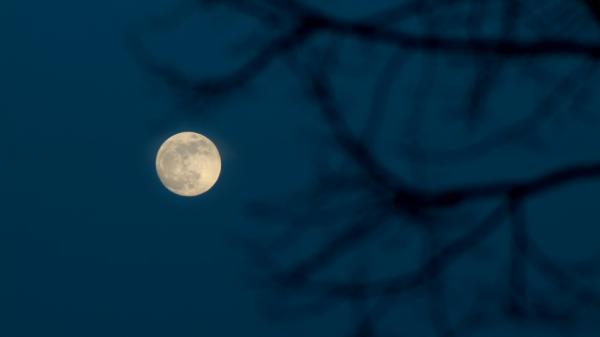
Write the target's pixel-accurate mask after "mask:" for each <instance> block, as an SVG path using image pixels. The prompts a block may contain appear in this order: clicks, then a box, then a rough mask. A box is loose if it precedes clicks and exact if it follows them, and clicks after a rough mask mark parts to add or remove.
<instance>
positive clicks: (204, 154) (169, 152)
mask: <svg viewBox="0 0 600 337" xmlns="http://www.w3.org/2000/svg"><path fill="white" fill-rule="evenodd" d="M156 172H157V173H158V177H159V178H160V181H161V182H162V183H163V185H164V186H165V187H166V188H167V189H168V190H169V191H171V192H173V193H175V194H178V195H181V196H185V197H194V196H197V195H200V194H202V193H205V192H206V191H208V190H210V189H211V187H213V185H214V184H215V183H216V182H217V179H219V175H220V173H221V156H220V155H219V151H218V150H217V147H216V146H215V144H214V143H213V142H212V141H211V140H210V139H208V138H206V137H204V136H203V135H201V134H198V133H194V132H181V133H178V134H176V135H174V136H172V137H170V138H169V139H167V140H166V141H165V142H164V143H163V144H162V145H161V147H160V149H159V150H158V153H157V155H156Z"/></svg>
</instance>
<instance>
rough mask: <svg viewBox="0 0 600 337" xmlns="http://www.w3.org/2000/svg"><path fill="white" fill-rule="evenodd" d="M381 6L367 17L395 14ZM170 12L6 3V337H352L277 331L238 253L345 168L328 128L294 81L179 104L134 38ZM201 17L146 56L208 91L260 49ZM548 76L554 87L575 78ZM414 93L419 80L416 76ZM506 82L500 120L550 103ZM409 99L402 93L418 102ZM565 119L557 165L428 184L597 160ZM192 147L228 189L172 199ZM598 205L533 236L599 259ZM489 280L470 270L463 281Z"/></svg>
mask: <svg viewBox="0 0 600 337" xmlns="http://www.w3.org/2000/svg"><path fill="white" fill-rule="evenodd" d="M371 2H372V3H373V4H370V5H369V7H368V8H369V9H370V10H374V9H376V8H377V7H379V8H384V7H385V6H386V5H387V4H389V3H390V1H379V2H380V3H381V4H380V5H377V3H378V2H377V1H371ZM332 3H333V2H332ZM335 3H337V4H338V5H331V6H329V7H331V8H330V10H335V11H337V13H341V14H343V15H348V16H352V15H354V14H355V13H362V12H363V11H364V10H365V8H366V7H367V2H366V1H362V2H361V1H350V2H347V3H344V4H340V3H341V1H337V2H335ZM170 4H172V2H171V1H167V0H152V1H144V2H140V1H133V0H106V1H75V0H59V1H39V0H3V1H2V2H1V3H0V43H1V44H0V150H1V153H2V160H1V161H0V163H1V164H0V173H1V176H2V177H3V179H2V181H3V183H2V193H1V194H0V196H1V197H0V199H1V200H2V202H1V203H0V204H1V205H2V206H1V207H0V209H1V214H0V336H2V337H37V336H39V337H42V336H43V337H50V336H60V337H96V336H97V337H101V336H102V337H105V336H111V337H120V336H123V337H124V336H145V337H151V336H161V337H187V336H265V337H266V336H282V335H286V336H331V335H344V333H347V332H348V327H347V326H346V325H345V323H347V321H348V315H351V312H352V311H351V310H349V309H344V308H341V309H336V310H335V311H334V312H333V313H329V314H327V315H323V316H318V315H317V316H310V317H308V318H306V319H304V320H289V321H288V320H284V321H274V320H272V319H270V318H269V316H268V315H266V314H265V313H264V310H263V308H262V307H261V299H262V292H261V291H259V290H258V289H257V287H256V285H255V284H254V283H253V281H252V277H253V274H254V272H255V265H254V264H253V262H252V261H251V259H250V258H249V257H248V254H247V253H246V252H245V250H244V249H243V247H242V246H243V245H242V244H240V242H241V241H243V240H241V238H253V237H261V236H262V234H263V233H264V232H265V231H268V230H269V226H272V225H273V224H268V223H264V222H263V221H260V220H258V219H255V218H253V217H252V216H250V215H249V214H248V212H247V210H248V208H247V205H248V203H249V202H253V201H257V200H271V199H272V200H276V201H277V200H280V199H279V198H282V197H286V196H288V195H290V194H291V193H292V192H293V191H296V190H298V189H301V188H303V187H305V186H307V185H308V184H309V182H311V181H312V180H311V179H312V178H313V176H312V173H313V168H314V162H315V158H319V156H322V155H324V154H325V155H326V156H334V157H335V156H337V155H339V154H338V153H337V152H335V151H334V153H333V154H330V152H328V151H331V150H330V147H331V145H330V143H329V142H328V140H326V139H327V136H326V135H327V132H326V128H324V127H323V125H322V121H321V119H320V116H319V114H318V113H316V112H315V109H314V107H311V105H310V104H309V103H307V102H304V100H303V97H302V94H301V92H302V89H301V88H300V86H299V84H298V83H297V82H296V81H294V79H293V78H291V77H290V76H289V73H287V72H286V70H285V66H284V65H282V64H278V65H275V66H273V67H271V68H269V69H268V70H267V71H266V73H265V74H263V76H261V78H259V79H258V80H257V81H255V82H253V83H252V85H251V86H249V88H247V89H244V90H243V91H241V92H240V93H236V94H234V95H233V96H232V97H228V98H227V99H226V100H224V101H221V102H216V103H214V104H212V102H211V103H208V104H206V105H201V104H200V105H201V106H189V105H186V104H182V102H181V101H180V100H178V97H177V94H174V93H173V92H172V91H170V90H169V89H168V88H166V87H165V86H164V83H162V82H161V80H160V79H159V78H157V77H156V76H154V75H153V74H152V73H151V72H150V71H148V69H144V67H143V65H141V64H140V62H139V60H136V57H135V56H134V55H133V54H134V53H133V52H132V48H131V40H130V36H131V35H130V33H131V32H134V31H135V32H139V31H140V30H144V29H145V28H144V27H146V26H145V24H146V23H147V20H148V19H149V18H152V17H156V16H157V15H159V14H161V13H165V12H168V11H169V8H170ZM325 7H327V6H325ZM193 15H194V18H193V19H192V20H184V23H183V24H181V25H177V26H176V27H174V28H169V29H167V30H166V32H165V31H152V30H150V31H149V32H148V31H146V34H145V35H144V37H143V41H144V43H145V45H147V46H148V49H149V50H151V52H152V54H153V56H154V57H156V58H157V59H158V60H160V61H161V62H164V63H168V64H171V65H174V66H177V67H180V68H181V69H185V70H186V71H188V72H189V73H190V74H193V75H195V76H198V77H199V76H210V75H216V74H220V73H223V72H225V71H228V70H230V69H231V67H232V65H236V64H239V62H240V60H241V59H242V56H241V55H244V54H243V52H240V51H239V50H240V49H241V50H244V49H243V48H244V46H243V44H242V45H240V41H244V39H247V38H248V37H249V36H252V34H249V32H251V31H252V28H253V27H254V26H253V25H254V23H252V22H251V21H250V20H247V19H245V18H243V17H242V16H240V15H231V14H228V13H227V11H226V10H225V9H218V8H217V9H215V10H214V11H210V12H196V13H195V14H193ZM587 33H589V31H586V34H587ZM592 36H593V34H592ZM236 44H238V45H239V46H237V47H236ZM236 48H238V49H236ZM353 53H354V54H346V55H345V56H346V57H348V58H350V57H352V56H356V57H357V58H361V57H367V56H365V55H368V53H369V51H365V50H359V49H358V48H357V50H356V51H354V52H353ZM240 54H241V55H240ZM548 62H555V66H554V68H555V69H556V71H558V72H560V71H561V68H562V67H567V68H568V67H569V66H570V65H569V64H568V62H567V61H565V62H563V61H561V60H551V61H548ZM409 69H410V67H409ZM347 75H348V78H347V79H346V80H345V81H344V80H343V79H341V80H340V83H341V85H340V86H339V87H340V88H341V89H340V92H339V94H340V95H344V94H347V96H348V97H349V98H348V101H347V102H345V103H347V104H348V105H349V106H351V107H354V108H356V111H354V110H353V109H352V108H350V109H348V113H349V115H350V116H354V117H356V118H358V119H357V120H360V113H359V112H357V111H358V109H359V108H360V107H361V103H360V102H355V101H353V99H354V98H353V97H352V95H351V94H349V93H350V92H351V91H352V90H359V91H360V90H363V89H361V88H362V86H364V85H366V84H365V83H364V82H362V81H361V80H358V79H357V80H352V79H354V78H355V75H353V74H351V71H348V74H347ZM404 76H407V77H408V78H411V77H415V78H416V77H418V76H419V70H416V67H415V70H407V72H406V73H405V74H404ZM455 76H456V75H455V74H453V73H451V72H449V73H448V75H447V77H446V78H447V80H448V81H449V82H452V81H456V80H457V77H455ZM342 77H343V76H342ZM597 79H598V77H597V76H596V82H597ZM409 82H410V81H409ZM507 83H509V84H508V85H507V86H505V89H498V90H499V93H500V94H499V95H498V97H496V98H495V99H496V101H494V102H495V103H494V109H493V110H494V111H500V114H501V115H503V116H510V115H511V114H517V113H519V112H518V111H516V110H515V109H513V108H512V107H513V106H514V104H513V103H514V102H515V101H520V102H524V103H523V105H527V104H528V103H527V102H528V100H531V99H535V97H537V96H535V95H536V90H537V89H536V88H535V87H528V86H527V85H526V84H523V87H522V88H521V90H517V93H514V92H510V93H508V90H509V89H508V88H510V86H511V85H510V83H514V81H513V82H510V79H508V80H507ZM367 84H368V83H367ZM405 85H406V84H402V86H400V85H399V86H398V87H397V88H396V90H398V91H400V92H402V91H403V90H404V92H406V86H405ZM357 88H358V89H357ZM596 88H597V87H596ZM503 90H504V91H506V92H507V93H506V94H504V91H503ZM595 94H596V95H598V90H596V92H595ZM503 95H504V96H503ZM590 95H592V96H593V94H590ZM407 96H410V94H409V93H408V94H407ZM397 97H399V99H397V100H395V101H394V102H393V103H391V104H392V107H396V108H399V109H402V108H403V107H404V105H403V104H404V103H405V102H406V100H404V99H403V98H402V97H400V95H399V96H397ZM507 97H508V98H507ZM432 104H433V105H432V106H435V105H436V104H437V105H440V104H441V105H444V104H445V101H444V100H443V99H440V100H437V101H434V102H433V103H432ZM587 104H588V105H589V107H590V108H589V110H591V111H597V110H598V107H599V106H600V105H599V104H598V102H597V100H596V101H595V102H594V101H592V102H589V103H587ZM433 108H434V107H433ZM198 111H203V113H199V112H198ZM357 116H358V117H357ZM561 116H562V117H561ZM565 116H566V117H565ZM560 118H563V119H562V120H561V119H560ZM564 120H567V121H569V120H570V119H569V115H568V113H567V114H563V115H559V117H557V120H556V121H555V122H554V124H552V123H551V125H550V126H549V127H548V128H547V130H546V131H547V132H549V133H550V135H551V136H550V137H549V139H550V144H551V146H548V148H550V149H551V150H547V148H545V147H544V148H543V149H540V148H538V147H537V145H536V144H529V145H528V146H529V147H527V146H526V147H511V146H509V147H506V148H500V149H498V150H497V151H495V152H493V153H492V154H490V155H487V156H483V157H482V158H481V160H479V161H477V162H469V163H467V164H461V165H454V166H452V165H450V166H434V167H431V168H428V169H427V171H426V172H425V171H423V172H419V174H418V175H419V177H421V178H422V179H423V182H422V185H423V187H424V188H426V189H427V188H433V187H438V186H442V187H444V186H452V185H453V184H455V183H461V182H465V181H478V180H481V181H489V180H492V179H494V178H497V177H501V178H502V177H528V176H530V175H532V174H536V173H538V172H545V170H546V169H547V168H555V167H562V166H564V165H568V164H569V163H577V162H581V161H593V160H600V150H599V149H600V137H598V134H599V133H598V125H597V124H595V125H594V124H593V123H590V122H574V123H570V122H569V123H567V122H563V121H564ZM428 122H431V123H432V124H431V125H432V127H431V128H430V129H426V130H425V131H423V132H424V133H425V134H427V137H426V138H427V139H428V141H429V142H431V143H441V144H444V142H446V141H447V139H453V140H456V141H457V142H459V139H458V138H457V136H456V133H454V132H455V131H453V130H448V129H449V128H447V127H446V125H447V123H448V122H447V119H440V120H433V119H431V120H429V121H428ZM503 122H505V120H504V119H502V118H500V119H499V120H492V121H490V122H489V125H496V124H497V123H500V124H501V123H503ZM553 125H554V126H553ZM557 125H559V126H564V128H557V127H556V126H557ZM181 131H195V132H199V133H202V134H204V135H206V136H208V137H209V138H211V139H212V140H213V141H214V142H215V143H216V145H217V146H218V147H219V151H220V153H221V156H222V160H223V161H222V167H223V168H222V172H221V176H220V179H219V181H218V182H217V184H216V185H215V187H214V188H213V189H212V190H210V191H209V192H208V193H206V194H204V195H202V196H200V197H197V198H182V197H178V196H175V195H173V194H172V193H170V192H169V191H167V190H166V189H165V188H164V187H163V186H162V185H161V184H160V181H159V179H158V177H157V176H156V173H155V169H154V160H155V154H156V151H157V149H158V147H159V146H160V144H161V142H162V141H164V140H165V139H166V138H167V137H168V136H170V135H172V134H174V133H177V132H181ZM392 136H393V137H392ZM392 136H390V139H388V138H386V136H385V135H383V133H382V136H381V138H380V139H379V141H378V144H379V145H378V147H377V148H376V151H378V153H379V154H380V155H381V156H382V157H384V158H386V159H389V162H390V163H391V164H390V165H391V166H393V165H397V166H395V167H397V168H398V170H399V171H400V172H402V173H406V172H411V169H410V168H407V167H405V166H402V164H401V160H400V159H398V158H396V157H393V155H392V154H391V153H392V152H393V151H394V148H395V147H394V146H395V145H397V144H398V143H397V142H396V143H394V140H392V138H394V137H396V138H397V136H398V134H397V133H393V134H392ZM407 137H408V136H407ZM324 139H325V140H324ZM393 145H394V146H393ZM328 153H329V154H328ZM598 200H600V180H596V181H586V182H584V183H580V184H573V185H569V186H568V187H565V188H564V189H560V190H558V191H557V192H555V193H550V194H548V195H546V196H544V197H540V198H536V199H534V200H533V201H532V202H531V203H530V214H531V217H532V218H533V217H535V219H536V220H535V221H532V225H531V227H532V228H533V229H532V231H535V233H536V238H537V239H538V243H539V244H540V245H542V246H543V247H545V248H546V250H547V251H549V252H551V254H552V255H553V256H559V257H560V259H562V260H563V261H567V262H568V261H571V260H576V259H578V258H587V257H590V256H594V255H595V254H597V253H599V251H598V240H599V238H600V227H598V223H599V221H600V217H599V216H598V214H597V208H598ZM499 235H502V234H499ZM304 245H307V247H310V243H305V244H304ZM407 254H410V251H409V252H408V253H407ZM405 258H407V257H406V256H405ZM389 259H392V257H383V258H381V259H380V260H379V261H378V263H383V262H386V261H387V262H389ZM408 259H409V260H410V257H408ZM378 263H376V264H378ZM478 263H480V262H477V261H471V262H468V265H469V266H470V267H466V270H468V271H467V272H463V273H462V275H466V274H469V273H470V272H471V271H474V270H476V269H477V268H479V267H476V266H477V264H478ZM385 268H390V267H383V269H385ZM263 290H264V289H263ZM350 317H352V316H350ZM407 317H408V316H407ZM405 319H406V320H407V321H408V322H406V323H402V324H405V325H404V329H401V331H402V332H404V333H409V334H407V335H411V334H410V333H411V331H412V330H411V329H412V328H411V327H412V326H419V325H423V324H427V321H426V320H420V318H416V319H414V318H413V319H409V318H405ZM399 324H400V323H399ZM315 327H318V329H316V330H315ZM415 329H416V328H415ZM596 329H598V327H597V326H596ZM315 331H318V333H315ZM340 331H341V333H340ZM415 331H417V330H415ZM586 331H587V332H589V333H591V334H590V336H594V335H595V334H594V333H595V332H594V330H586ZM595 331H598V330H595ZM505 332H506V331H504V330H500V332H498V333H499V335H502V333H505ZM583 335H585V336H587V335H586V334H585V333H584V334H583ZM414 336H417V335H414ZM418 336H421V335H420V334H419V335H418ZM488 336H489V335H488ZM552 336H554V335H552Z"/></svg>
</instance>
